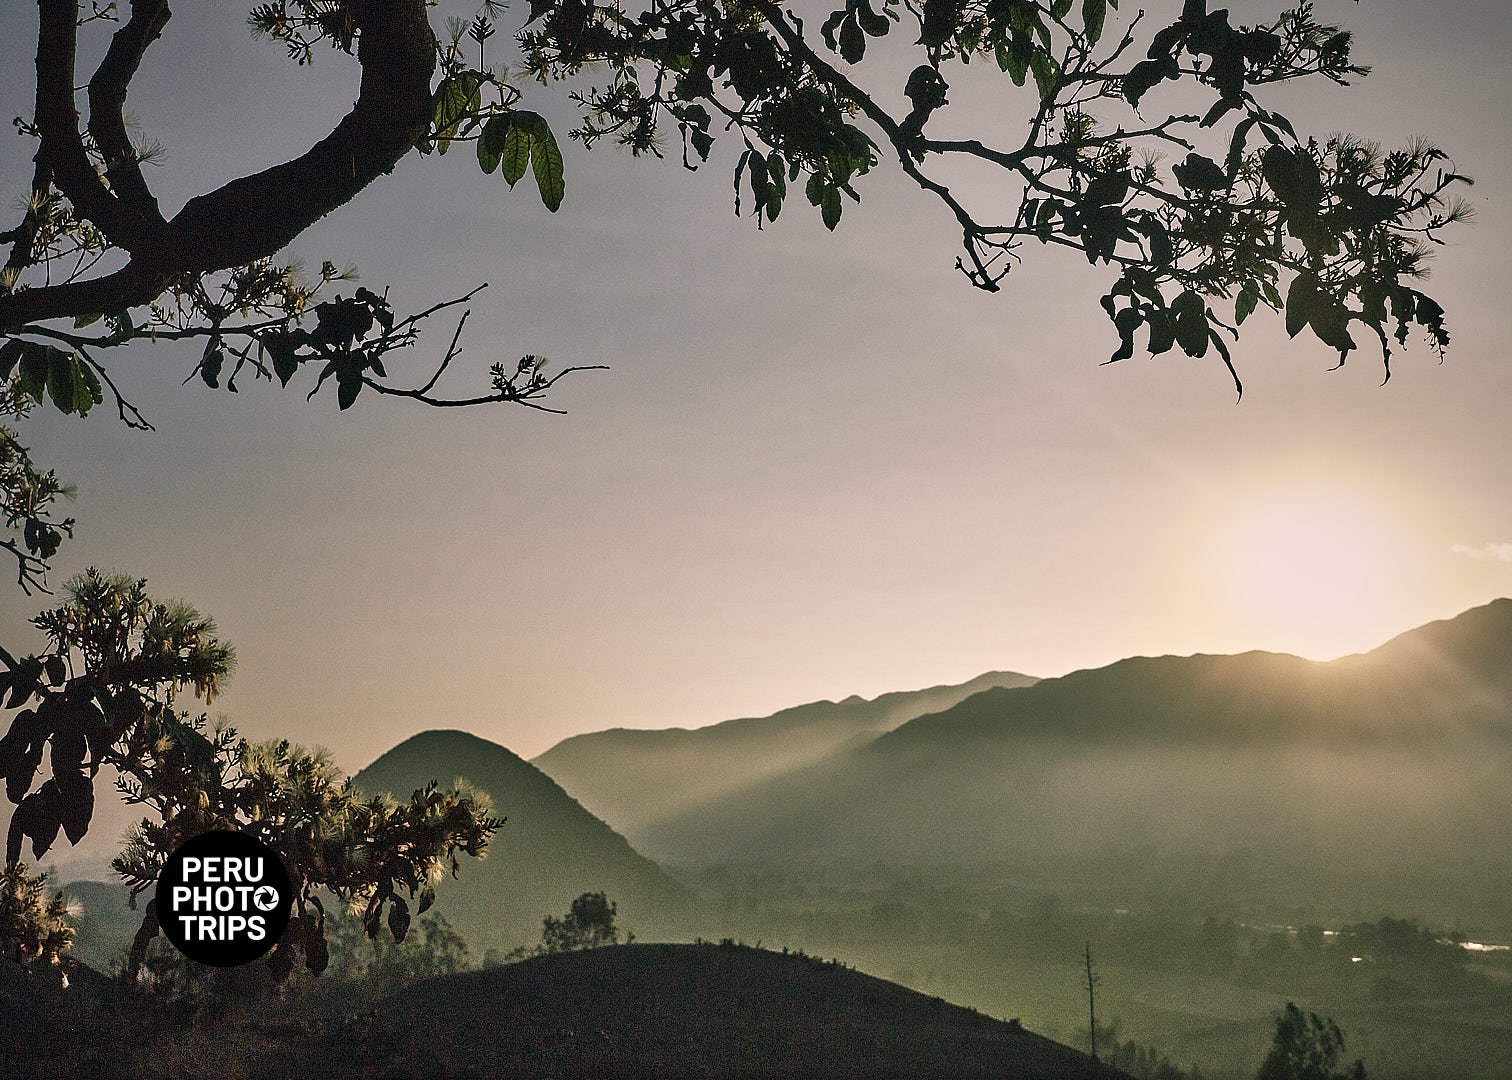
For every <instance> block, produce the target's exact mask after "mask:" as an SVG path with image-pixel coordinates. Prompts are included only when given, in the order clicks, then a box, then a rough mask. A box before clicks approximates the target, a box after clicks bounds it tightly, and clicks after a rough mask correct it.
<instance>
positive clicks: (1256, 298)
mask: <svg viewBox="0 0 1512 1080" xmlns="http://www.w3.org/2000/svg"><path fill="white" fill-rule="evenodd" d="M1259 302H1260V295H1259V294H1258V293H1256V292H1255V291H1254V290H1253V289H1251V288H1250V287H1249V286H1248V285H1246V286H1245V287H1244V288H1242V289H1240V290H1239V297H1238V299H1237V300H1235V301H1234V325H1235V326H1242V325H1244V320H1245V319H1247V318H1249V317H1250V315H1251V314H1252V313H1253V312H1254V310H1255V305H1256V304H1257V303H1259Z"/></svg>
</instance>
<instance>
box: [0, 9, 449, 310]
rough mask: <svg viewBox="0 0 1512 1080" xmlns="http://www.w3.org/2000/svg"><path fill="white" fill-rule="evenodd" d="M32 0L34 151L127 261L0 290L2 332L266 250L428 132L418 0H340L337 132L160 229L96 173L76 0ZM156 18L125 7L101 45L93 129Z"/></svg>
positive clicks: (201, 200)
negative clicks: (345, 10)
mask: <svg viewBox="0 0 1512 1080" xmlns="http://www.w3.org/2000/svg"><path fill="white" fill-rule="evenodd" d="M38 9H39V12H40V14H41V27H40V31H39V35H38V47H37V128H38V131H39V133H40V135H41V138H42V152H43V153H44V154H45V155H46V160H47V162H48V164H49V165H50V166H51V168H52V170H53V177H54V182H55V183H57V185H58V188H59V190H60V191H62V192H63V194H64V195H66V196H67V197H68V198H69V199H70V201H72V202H73V204H74V207H75V209H76V210H77V211H78V212H79V214H80V215H81V216H83V217H86V218H88V219H89V220H90V221H92V222H93V223H94V224H95V225H96V226H97V227H98V228H99V229H100V231H101V232H102V233H104V234H105V236H106V238H107V239H108V240H109V241H110V242H111V243H112V244H114V245H115V246H117V247H119V248H122V249H123V250H125V251H126V252H127V253H128V254H129V255H130V256H131V260H130V262H128V264H127V265H126V266H125V267H123V268H122V269H121V270H118V271H116V272H115V273H112V274H109V275H107V276H105V277H102V278H96V279H93V280H91V281H87V282H70V283H67V284H62V285H56V286H40V287H37V288H32V289H28V290H25V291H22V292H18V293H16V294H14V295H11V296H0V332H6V331H9V332H14V331H15V330H17V329H19V328H20V327H22V326H25V325H26V324H27V323H29V322H35V321H38V320H42V319H52V318H59V317H63V316H69V315H80V314H94V313H98V312H107V313H108V312H115V311H122V310H124V309H126V308H128V307H132V306H136V305H140V304H144V303H148V302H150V301H151V300H153V299H155V298H156V297H157V296H158V295H160V294H161V293H162V292H163V291H164V290H165V289H166V288H168V287H169V286H170V285H171V284H172V283H173V281H174V280H175V279H179V278H182V277H183V276H185V275H193V274H205V273H211V272H214V271H217V270H226V269H230V268H232V267H237V266H245V265H247V264H249V263H252V262H255V261H256V260H258V259H261V258H265V257H267V256H270V255H273V254H274V253H276V252H278V251H280V250H282V249H283V248H284V247H285V246H287V245H288V244H289V243H290V242H291V241H292V240H293V239H294V238H295V237H297V236H298V235H299V234H300V233H302V232H304V230H306V229H307V228H309V227H310V226H311V225H313V224H314V223H315V222H316V221H319V220H320V219H321V218H322V217H324V216H325V215H326V214H328V213H330V212H331V211H332V210H335V209H336V208H337V207H339V206H342V205H344V204H345V203H347V202H348V201H350V200H351V199H352V198H353V197H354V196H355V195H356V194H357V193H358V192H360V191H361V190H362V189H363V188H365V187H367V185H368V184H370V183H372V181H373V180H375V179H377V178H378V177H379V176H381V175H383V174H384V173H387V172H390V171H392V169H393V168H394V166H395V165H396V164H397V163H398V162H399V160H400V159H401V158H403V157H404V155H405V154H407V153H409V151H410V150H411V149H413V148H414V146H415V144H416V143H417V142H418V141H419V140H420V139H421V138H423V137H424V136H425V134H426V132H427V129H428V128H429V124H430V116H431V87H430V82H431V75H432V73H433V72H434V70H435V65H436V39H435V35H434V34H433V33H432V32H431V28H430V23H429V21H428V19H427V14H426V9H427V5H426V2H425V0H350V12H351V15H352V19H353V23H354V25H355V26H356V28H357V31H358V46H357V60H358V62H359V63H360V64H361V65H362V84H361V89H360V91H359V93H358V97H357V101H356V102H355V103H354V104H353V106H352V109H351V111H350V112H348V113H347V115H346V116H345V117H344V118H343V119H342V120H341V122H340V123H339V124H337V125H336V127H335V129H334V130H332V132H331V133H330V134H329V135H327V136H326V137H325V138H324V139H322V140H320V141H319V142H318V143H316V144H315V145H314V146H312V147H311V148H310V149H309V150H308V151H306V152H305V153H304V154H303V155H301V156H300V157H298V158H295V159H294V160H292V161H288V162H285V163H284V164H282V165H275V166H273V167H272V168H269V169H266V170H264V171H262V172H260V173H256V174H254V175H252V176H246V177H242V178H240V179H237V180H233V181H231V182H230V183H228V184H226V185H224V186H222V187H221V188H219V189H217V190H215V191H213V192H210V193H208V194H205V195H201V196H198V197H196V198H194V199H191V200H190V201H189V202H188V203H187V204H186V205H185V206H184V208H183V209H182V210H181V211H180V212H179V213H178V214H177V215H176V216H175V217H174V218H173V219H172V220H171V221H170V222H168V223H167V224H166V225H161V224H157V223H154V222H150V221H148V220H146V219H142V218H137V217H135V216H134V215H133V214H130V213H125V212H123V211H124V209H125V206H124V204H123V203H122V202H121V201H119V200H117V199H116V198H115V197H114V196H112V195H111V194H110V192H109V190H108V189H107V188H106V186H105V183H104V181H103V180H101V178H100V177H99V175H98V174H97V173H96V172H95V169H94V165H93V163H92V162H91V161H90V160H89V156H88V154H87V152H86V151H85V148H84V143H83V139H82V138H81V136H80V134H79V127H78V112H77V111H76V109H75V108H74V101H73V72H74V50H75V42H76V37H77V33H76V27H75V24H74V17H75V12H76V5H75V4H74V3H72V2H70V0H38ZM166 18H167V15H166V4H165V3H163V2H162V0H144V2H143V3H141V4H140V5H137V4H133V14H132V19H131V22H130V23H128V24H127V26H125V27H123V28H122V29H121V30H120V31H119V32H118V33H117V35H116V39H115V40H114V41H113V42H112V44H111V51H112V52H113V53H115V54H116V61H115V63H112V62H111V60H110V56H109V55H107V58H106V62H105V63H104V64H102V70H104V72H105V76H104V78H103V79H102V80H101V93H102V94H103V95H104V96H103V97H102V108H101V120H100V123H101V124H102V125H104V124H107V123H111V124H112V126H113V118H112V120H111V121H107V120H106V119H105V118H104V117H105V112H104V105H103V102H105V101H108V100H110V99H111V94H112V93H113V92H114V91H115V90H124V83H120V82H119V80H120V79H121V78H122V77H123V76H126V72H127V69H128V68H129V67H130V63H131V61H132V59H133V57H134V58H135V59H137V60H139V59H140V56H141V53H142V52H143V51H145V49H146V47H147V45H148V44H150V42H151V40H152V38H153V37H154V36H155V35H154V34H153V28H154V27H156V28H157V30H159V31H160V30H161V23H162V22H163V21H166ZM139 19H140V21H139ZM133 26H135V27H136V29H135V30H133V29H132V28H133ZM97 78H99V76H98V75H97ZM110 137H111V133H107V140H108V139H109V138H110ZM127 185H128V187H130V185H131V181H130V180H128V181H127ZM142 191H145V185H144V186H143V188H142ZM141 193H142V192H141V191H139V192H138V195H140V194H141ZM147 197H148V198H150V195H148V196H147Z"/></svg>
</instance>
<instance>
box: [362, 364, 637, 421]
mask: <svg viewBox="0 0 1512 1080" xmlns="http://www.w3.org/2000/svg"><path fill="white" fill-rule="evenodd" d="M443 366H444V364H443ZM608 370H609V366H608V365H607V364H581V365H578V366H576V367H569V368H563V369H562V370H561V371H559V372H557V373H556V374H555V375H553V376H552V377H551V378H549V379H541V380H539V381H532V382H530V383H529V384H527V385H526V386H524V387H515V386H513V384H509V385H506V387H505V388H504V389H502V390H498V391H495V392H494V393H492V394H485V395H482V396H479V397H471V398H437V397H431V396H430V394H429V393H428V392H427V391H428V389H429V387H431V386H432V385H433V384H434V382H435V380H434V378H433V379H432V380H431V382H429V383H427V384H426V386H425V387H423V388H420V389H415V390H401V389H400V388H398V387H396V386H385V385H384V384H383V383H380V382H374V381H373V380H372V379H370V378H368V377H367V376H366V375H364V376H363V378H362V382H363V384H364V385H365V386H367V387H369V388H371V389H372V390H374V391H376V392H377V393H379V394H383V395H385V396H387V397H404V398H411V399H412V400H414V401H419V402H422V403H423V404H426V405H432V406H435V407H436V408H438V409H463V408H467V407H469V406H472V405H487V404H490V403H493V402H510V403H512V404H515V405H523V406H525V407H526V408H527V409H537V410H539V411H540V412H549V413H555V414H557V415H559V416H560V415H562V414H563V413H565V412H566V410H565V409H553V408H549V407H548V406H545V405H542V404H540V403H539V402H537V401H535V400H534V399H535V398H537V397H540V396H541V395H542V394H544V393H546V391H548V390H550V389H551V388H552V387H553V386H555V385H556V384H557V383H558V382H560V381H561V380H562V379H564V378H565V377H567V376H568V375H571V374H573V373H574V372H577V371H608Z"/></svg>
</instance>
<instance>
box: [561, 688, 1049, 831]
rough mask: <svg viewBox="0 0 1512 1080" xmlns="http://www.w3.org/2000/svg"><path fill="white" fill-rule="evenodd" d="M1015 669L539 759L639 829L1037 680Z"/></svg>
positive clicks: (591, 738)
mask: <svg viewBox="0 0 1512 1080" xmlns="http://www.w3.org/2000/svg"><path fill="white" fill-rule="evenodd" d="M1034 682H1035V680H1034V679H1033V678H1032V677H1030V676H1028V675H1019V674H1017V673H1015V672H1011V671H989V672H988V673H986V674H985V675H979V676H977V677H976V678H975V679H972V680H971V681H970V682H966V683H961V684H959V685H952V686H932V687H929V688H928V689H925V690H909V691H900V692H896V693H891V694H883V695H882V696H881V697H878V698H875V699H872V700H870V701H868V700H866V699H865V698H861V697H857V696H852V697H848V698H846V699H845V700H844V701H815V702H811V703H810V704H807V705H798V706H796V707H794V708H790V709H783V710H782V711H781V712H777V713H773V714H772V715H771V716H763V717H748V718H745V719H740V720H727V721H725V722H724V723H720V724H713V725H711V726H709V727H701V728H695V729H692V730H689V729H687V728H667V729H663V730H656V731H640V730H631V729H627V728H613V729H611V730H609V731H599V732H595V733H593V734H589V735H575V736H573V737H572V738H570V739H565V740H563V741H562V742H560V743H557V745H556V746H553V747H552V748H551V749H550V750H548V751H546V752H545V753H544V754H542V755H541V756H540V757H538V758H535V759H534V762H533V763H534V764H535V765H536V766H538V767H539V768H540V769H542V770H543V771H544V772H546V773H547V774H548V775H550V776H551V777H552V778H554V779H555V780H556V781H557V782H558V783H560V784H561V785H562V786H563V787H564V788H566V789H567V790H568V791H570V792H572V793H573V794H574V795H575V796H576V797H577V798H578V799H580V800H581V801H582V803H583V805H584V806H586V807H587V808H588V809H589V810H591V811H593V812H594V813H595V814H597V815H599V816H600V817H602V818H603V819H604V820H605V821H609V822H613V824H614V827H615V828H617V829H620V830H621V831H624V832H625V833H626V834H627V835H633V834H634V833H636V832H637V831H639V830H642V829H645V828H648V827H650V826H652V825H654V824H655V823H656V822H658V821H659V820H661V819H662V818H663V817H666V816H668V815H671V814H676V813H682V812H686V811H688V809H689V808H690V807H692V806H699V805H704V804H712V803H716V802H717V801H718V800H720V799H722V798H724V797H726V796H729V795H731V794H733V793H735V792H738V791H740V790H742V789H744V788H748V787H750V786H752V785H753V784H757V783H760V782H761V781H763V780H768V779H770V778H772V777H776V776H780V775H783V774H785V773H790V772H792V771H793V770H795V769H800V768H802V767H804V766H806V765H811V764H813V763H814V762H816V761H820V760H822V759H823V758H825V757H828V756H829V755H831V754H833V753H835V752H837V751H839V750H842V749H844V748H845V747H848V746H854V745H858V744H860V743H866V742H870V741H871V740H872V739H874V738H875V737H876V736H878V735H880V734H882V733H884V732H887V731H891V730H892V729H893V728H895V727H897V726H898V725H899V724H903V723H906V722H907V721H909V720H912V719H913V718H914V717H916V716H922V715H923V714H925V713H930V712H938V711H939V710H941V709H948V708H950V707H951V706H952V705H955V704H957V703H959V702H961V701H964V700H966V699H967V698H969V697H971V696H972V695H973V694H977V693H980V692H981V691H983V690H989V689H993V688H995V687H1019V686H1031V685H1033V683H1034Z"/></svg>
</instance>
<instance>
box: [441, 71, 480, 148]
mask: <svg viewBox="0 0 1512 1080" xmlns="http://www.w3.org/2000/svg"><path fill="white" fill-rule="evenodd" d="M482 105H483V98H482V95H481V93H480V92H479V85H478V76H477V73H476V72H472V71H462V72H458V73H457V74H456V75H453V76H451V77H449V78H446V79H442V80H441V85H440V86H438V87H436V96H435V98H434V101H433V104H432V107H431V124H432V126H434V127H435V129H436V149H437V151H439V152H440V153H443V154H444V153H446V151H447V150H448V149H449V148H450V147H451V141H452V137H453V136H455V135H456V134H457V128H458V127H459V126H460V125H461V123H462V120H463V119H464V118H465V117H467V116H468V115H470V114H473V113H476V112H477V111H478V109H479V108H481V107H482Z"/></svg>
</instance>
